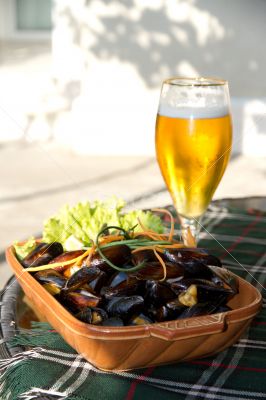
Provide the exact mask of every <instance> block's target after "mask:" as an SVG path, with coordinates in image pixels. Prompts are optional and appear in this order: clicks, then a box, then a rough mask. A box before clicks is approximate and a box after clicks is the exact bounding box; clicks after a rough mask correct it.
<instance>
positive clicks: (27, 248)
mask: <svg viewBox="0 0 266 400" xmlns="http://www.w3.org/2000/svg"><path fill="white" fill-rule="evenodd" d="M13 246H14V248H15V251H16V254H17V257H18V259H19V260H22V259H23V258H25V257H26V256H27V255H28V254H29V253H30V252H31V251H32V250H34V249H35V247H36V246H37V243H36V240H35V238H34V237H33V236H31V237H30V238H29V239H28V240H27V242H25V243H24V244H22V245H20V244H19V243H18V242H17V241H16V242H15V243H14V244H13Z"/></svg>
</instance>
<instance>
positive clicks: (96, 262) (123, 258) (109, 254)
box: [90, 244, 131, 272]
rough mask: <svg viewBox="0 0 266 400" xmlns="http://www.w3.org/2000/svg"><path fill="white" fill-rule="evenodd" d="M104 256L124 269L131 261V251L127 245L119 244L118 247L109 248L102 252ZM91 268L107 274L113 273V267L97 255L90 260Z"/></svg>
mask: <svg viewBox="0 0 266 400" xmlns="http://www.w3.org/2000/svg"><path fill="white" fill-rule="evenodd" d="M102 253H103V254H104V256H105V257H106V258H107V259H108V260H109V261H111V262H112V263H113V264H115V265H116V266H118V267H123V266H124V265H126V264H127V263H130V260H131V250H130V248H129V247H128V246H127V245H126V244H119V245H117V246H112V247H108V248H106V249H103V250H102ZM90 266H91V267H97V268H99V269H100V270H102V271H105V272H113V269H112V267H110V265H108V264H107V262H106V261H105V260H104V259H103V258H102V257H101V255H100V254H98V253H96V254H95V255H93V256H92V258H91V260H90Z"/></svg>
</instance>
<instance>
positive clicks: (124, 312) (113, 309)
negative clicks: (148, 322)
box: [106, 296, 144, 320]
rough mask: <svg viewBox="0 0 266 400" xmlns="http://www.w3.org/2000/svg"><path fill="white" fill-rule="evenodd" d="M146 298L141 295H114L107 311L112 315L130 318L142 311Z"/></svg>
mask: <svg viewBox="0 0 266 400" xmlns="http://www.w3.org/2000/svg"><path fill="white" fill-rule="evenodd" d="M143 306H144V299H143V297H141V296H127V297H112V298H111V299H110V301H109V302H108V303H107V305H106V311H107V313H108V315H110V316H111V317H119V318H122V319H123V320H129V319H130V318H131V317H132V316H133V315H135V314H138V313H140V312H141V311H142V309H143Z"/></svg>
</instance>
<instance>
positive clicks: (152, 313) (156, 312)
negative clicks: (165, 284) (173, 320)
mask: <svg viewBox="0 0 266 400" xmlns="http://www.w3.org/2000/svg"><path fill="white" fill-rule="evenodd" d="M147 313H148V315H149V317H150V318H152V319H153V321H155V322H163V321H167V320H168V319H169V313H170V310H169V309H168V308H167V307H166V306H161V307H159V308H156V307H150V308H149V309H148V310H147Z"/></svg>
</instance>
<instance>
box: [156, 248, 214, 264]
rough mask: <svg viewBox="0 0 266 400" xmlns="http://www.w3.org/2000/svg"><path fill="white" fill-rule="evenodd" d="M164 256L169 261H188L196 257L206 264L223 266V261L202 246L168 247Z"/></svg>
mask: <svg viewBox="0 0 266 400" xmlns="http://www.w3.org/2000/svg"><path fill="white" fill-rule="evenodd" d="M164 257H165V258H166V259H167V260H168V261H172V262H176V261H177V262H178V261H186V260H190V259H192V258H193V259H195V260H198V261H200V262H202V263H203V264H205V265H216V266H217V267H221V266H222V263H221V261H220V260H219V258H217V257H216V256H214V255H212V254H209V253H208V251H207V250H206V249H201V248H193V247H191V248H189V247H186V248H181V249H171V250H169V249H167V250H166V251H165V252H164Z"/></svg>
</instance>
